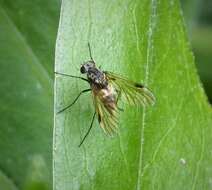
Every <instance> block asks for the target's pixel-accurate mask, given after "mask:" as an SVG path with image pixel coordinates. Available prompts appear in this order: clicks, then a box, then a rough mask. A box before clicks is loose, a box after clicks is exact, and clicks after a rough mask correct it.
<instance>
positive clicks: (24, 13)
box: [0, 0, 59, 190]
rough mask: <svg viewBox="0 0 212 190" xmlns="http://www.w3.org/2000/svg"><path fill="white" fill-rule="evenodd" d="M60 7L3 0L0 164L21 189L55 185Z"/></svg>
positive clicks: (0, 15) (0, 6)
mask: <svg viewBox="0 0 212 190" xmlns="http://www.w3.org/2000/svg"><path fill="white" fill-rule="evenodd" d="M58 13H59V2H58V1H56V0H53V1H52V0H48V1H45V2H44V1H41V0H40V1H36V2H29V1H22V0H17V1H15V2H14V1H11V0H0V26H1V30H0V42H1V43H0V65H1V68H0V92H1V98H0V105H1V107H0V115H1V130H0V139H1V141H0V150H1V152H0V169H1V171H2V172H4V173H6V174H7V176H8V177H9V179H10V180H11V181H13V183H14V184H15V186H17V188H18V189H27V190H28V189H39V190H43V189H52V167H51V166H52V151H51V149H52V125H53V120H52V117H53V59H54V41H55V39H56V32H57V22H58V19H57V18H58ZM50 73H51V75H50ZM0 187H1V189H2V183H1V182H0ZM36 187H37V188H36Z"/></svg>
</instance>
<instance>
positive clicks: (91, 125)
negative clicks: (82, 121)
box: [79, 112, 96, 147]
mask: <svg viewBox="0 0 212 190" xmlns="http://www.w3.org/2000/svg"><path fill="white" fill-rule="evenodd" d="M95 116H96V112H95V113H94V114H93V117H92V120H91V124H90V127H89V129H88V131H87V133H86V134H85V136H84V137H83V139H82V141H81V142H80V144H79V147H80V146H81V145H82V143H83V142H84V141H85V139H86V137H87V136H88V134H89V133H90V131H91V128H92V127H93V122H94V118H95Z"/></svg>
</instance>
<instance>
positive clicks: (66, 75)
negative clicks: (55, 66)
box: [54, 72, 89, 82]
mask: <svg viewBox="0 0 212 190" xmlns="http://www.w3.org/2000/svg"><path fill="white" fill-rule="evenodd" d="M54 73H55V74H58V75H62V76H65V77H72V78H77V79H82V80H84V81H86V82H89V81H88V80H87V79H86V78H83V77H78V76H74V75H68V74H64V73H59V72H54Z"/></svg>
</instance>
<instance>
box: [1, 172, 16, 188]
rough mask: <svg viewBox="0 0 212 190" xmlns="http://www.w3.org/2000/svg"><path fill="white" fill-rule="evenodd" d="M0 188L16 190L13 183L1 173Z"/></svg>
mask: <svg viewBox="0 0 212 190" xmlns="http://www.w3.org/2000/svg"><path fill="white" fill-rule="evenodd" d="M0 187H1V189H4V190H17V188H16V186H15V185H14V184H13V182H12V181H11V180H10V179H9V178H8V177H7V176H6V175H5V174H4V173H3V172H1V171H0Z"/></svg>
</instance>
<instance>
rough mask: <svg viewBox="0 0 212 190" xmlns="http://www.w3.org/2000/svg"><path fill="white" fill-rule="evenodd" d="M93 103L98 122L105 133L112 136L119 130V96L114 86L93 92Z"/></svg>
mask: <svg viewBox="0 0 212 190" xmlns="http://www.w3.org/2000/svg"><path fill="white" fill-rule="evenodd" d="M92 92H93V101H94V106H95V110H96V113H97V115H98V121H99V124H100V127H101V128H102V129H103V131H104V132H105V133H106V134H108V135H110V136H112V135H113V134H114V133H116V132H117V129H118V121H119V120H118V117H119V112H120V111H119V110H118V108H117V101H116V99H117V94H116V93H115V91H114V89H113V87H112V86H110V85H109V86H108V89H101V90H95V89H93V90H92Z"/></svg>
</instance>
